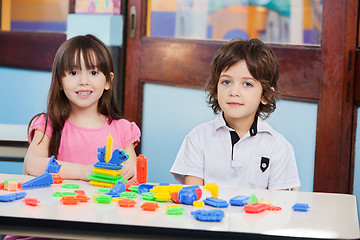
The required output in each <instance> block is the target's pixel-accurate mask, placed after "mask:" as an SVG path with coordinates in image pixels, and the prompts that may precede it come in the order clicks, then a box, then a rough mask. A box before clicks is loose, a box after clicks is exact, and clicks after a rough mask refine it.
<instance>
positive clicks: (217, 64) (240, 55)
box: [205, 39, 279, 119]
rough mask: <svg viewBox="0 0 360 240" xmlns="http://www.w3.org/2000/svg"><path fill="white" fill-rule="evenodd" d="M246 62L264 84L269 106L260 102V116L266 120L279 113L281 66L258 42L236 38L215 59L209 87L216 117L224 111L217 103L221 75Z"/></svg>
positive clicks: (209, 98)
mask: <svg viewBox="0 0 360 240" xmlns="http://www.w3.org/2000/svg"><path fill="white" fill-rule="evenodd" d="M242 60H245V62H246V65H247V68H248V70H249V72H250V74H251V75H252V76H253V77H254V78H255V79H256V80H258V81H259V82H260V83H261V86H262V88H263V93H262V98H263V100H265V101H266V102H267V104H266V105H264V104H262V103H260V105H259V108H258V110H257V114H256V115H257V116H259V117H261V118H263V119H266V118H267V117H268V116H269V115H270V113H272V112H274V111H275V108H276V101H277V100H278V99H279V93H278V88H277V80H278V78H279V64H278V61H277V59H276V56H275V54H274V52H273V51H272V50H271V49H270V48H269V47H268V46H267V45H266V44H264V43H263V42H262V41H260V40H258V39H250V40H243V39H234V40H231V41H229V42H228V43H226V44H225V45H223V46H222V47H221V48H220V49H219V50H218V52H217V53H216V55H215V56H214V58H213V60H212V63H211V67H210V77H209V79H208V81H207V83H206V87H205V90H206V91H207V92H208V96H207V102H208V103H209V104H210V106H211V108H212V109H213V111H214V113H215V114H216V113H218V112H220V111H221V108H220V106H219V102H218V100H217V90H218V89H217V85H218V81H219V78H220V74H221V72H223V71H226V70H228V69H229V68H230V67H231V66H233V65H234V64H236V63H238V62H239V61H242Z"/></svg>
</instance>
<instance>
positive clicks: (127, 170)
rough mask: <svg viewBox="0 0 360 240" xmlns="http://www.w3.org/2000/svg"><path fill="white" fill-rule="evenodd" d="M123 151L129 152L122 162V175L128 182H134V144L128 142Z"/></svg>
mask: <svg viewBox="0 0 360 240" xmlns="http://www.w3.org/2000/svg"><path fill="white" fill-rule="evenodd" d="M124 150H125V152H126V153H127V154H129V158H128V159H127V160H126V161H125V162H124V163H122V165H123V168H122V173H121V174H122V176H123V178H124V179H126V180H128V181H129V182H136V153H135V148H134V144H130V145H129V146H127V147H126V148H124Z"/></svg>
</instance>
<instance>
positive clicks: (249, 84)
mask: <svg viewBox="0 0 360 240" xmlns="http://www.w3.org/2000/svg"><path fill="white" fill-rule="evenodd" d="M244 86H245V87H252V86H253V85H252V84H251V83H249V82H245V83H244Z"/></svg>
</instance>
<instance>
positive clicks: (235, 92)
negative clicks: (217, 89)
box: [229, 87, 240, 96]
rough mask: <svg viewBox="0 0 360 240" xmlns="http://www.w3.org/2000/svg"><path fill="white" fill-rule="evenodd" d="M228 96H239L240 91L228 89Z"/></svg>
mask: <svg viewBox="0 0 360 240" xmlns="http://www.w3.org/2000/svg"><path fill="white" fill-rule="evenodd" d="M229 94H230V96H240V89H239V88H237V87H232V88H230V92H229Z"/></svg>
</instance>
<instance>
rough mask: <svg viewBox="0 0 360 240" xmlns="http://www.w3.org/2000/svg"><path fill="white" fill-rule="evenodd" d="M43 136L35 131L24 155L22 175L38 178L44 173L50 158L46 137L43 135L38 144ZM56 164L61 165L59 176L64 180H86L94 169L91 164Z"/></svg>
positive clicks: (61, 162) (48, 140) (47, 138)
mask: <svg viewBox="0 0 360 240" xmlns="http://www.w3.org/2000/svg"><path fill="white" fill-rule="evenodd" d="M43 134H44V133H43V132H41V131H38V130H35V134H34V138H33V140H32V141H31V143H30V145H29V148H28V150H27V152H26V155H25V159H24V174H30V175H32V176H39V175H41V174H43V173H45V171H46V167H47V164H48V162H49V160H50V158H49V157H48V155H49V151H48V147H49V143H50V139H49V137H48V136H46V135H45V136H44V138H43V140H42V141H41V143H40V144H38V143H39V141H40V140H41V138H42V137H43ZM57 162H58V163H59V164H60V165H61V168H60V171H59V174H60V176H61V177H63V178H65V179H82V180H88V178H87V176H88V175H89V174H90V173H92V172H93V170H92V169H93V168H94V166H93V165H92V164H90V165H83V164H77V163H68V162H63V161H57Z"/></svg>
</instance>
